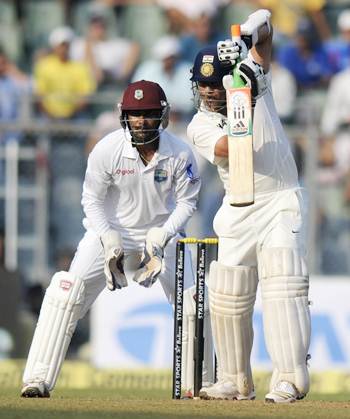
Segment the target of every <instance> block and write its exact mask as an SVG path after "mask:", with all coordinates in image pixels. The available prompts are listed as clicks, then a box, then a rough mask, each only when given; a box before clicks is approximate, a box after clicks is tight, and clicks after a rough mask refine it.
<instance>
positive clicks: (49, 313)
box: [22, 80, 213, 397]
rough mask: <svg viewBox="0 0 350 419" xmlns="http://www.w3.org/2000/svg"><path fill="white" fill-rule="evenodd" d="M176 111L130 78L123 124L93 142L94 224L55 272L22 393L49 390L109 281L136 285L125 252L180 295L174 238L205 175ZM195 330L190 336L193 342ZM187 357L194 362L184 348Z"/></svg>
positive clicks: (190, 313)
mask: <svg viewBox="0 0 350 419" xmlns="http://www.w3.org/2000/svg"><path fill="white" fill-rule="evenodd" d="M168 116H169V104H168V102H167V98H166V96H165V93H164V91H163V89H162V88H161V87H160V86H159V85H158V84H157V83H153V82H150V81H145V80H142V81H138V82H135V83H132V84H130V85H129V86H128V87H127V88H126V90H125V92H124V96H123V100H122V103H121V104H120V122H121V125H122V129H119V130H117V131H114V132H112V133H110V134H109V135H107V136H105V137H104V138H103V139H102V140H101V141H100V142H99V143H98V144H97V145H96V146H95V148H94V149H93V151H92V152H91V154H90V156H89V159H88V167H87V170H86V176H85V182H84V187H83V197H82V204H83V207H84V212H85V215H86V218H85V219H84V220H83V224H84V226H85V228H86V233H85V235H84V237H83V239H82V240H81V242H80V243H79V246H78V249H77V252H76V254H75V257H74V260H73V262H72V264H71V267H70V269H69V272H57V273H55V275H54V276H53V277H52V280H51V283H50V285H49V287H48V288H47V290H46V294H45V297H44V301H43V304H42V308H41V312H40V316H39V321H38V324H37V327H36V330H35V334H34V337H33V341H32V345H31V348H30V352H29V355H28V360H27V364H26V367H25V371H24V376H23V381H24V387H23V389H22V396H24V397H49V396H50V391H51V390H52V389H53V388H54V386H55V383H56V380H57V377H58V374H59V371H60V369H61V366H62V363H63V360H64V358H65V355H66V352H67V349H68V346H69V343H70V340H71V337H72V335H73V333H74V330H75V327H76V324H77V322H78V320H79V319H81V318H82V317H83V316H84V315H85V314H86V312H87V311H88V309H89V308H90V306H91V304H92V303H93V302H94V301H95V299H96V298H97V296H98V295H99V293H100V292H101V291H102V290H103V289H104V287H105V286H106V285H107V287H108V289H110V290H111V291H114V290H118V289H121V288H123V287H126V286H127V285H128V281H127V278H126V276H125V273H124V260H125V259H127V258H136V259H137V260H138V262H139V269H138V270H137V271H136V272H135V275H134V277H133V280H134V281H136V282H137V283H139V284H140V285H142V286H144V287H151V286H152V284H153V283H154V282H155V281H156V280H157V279H159V281H160V283H161V285H162V287H163V289H164V292H165V294H166V296H167V299H168V301H169V303H170V304H173V303H174V280H175V272H174V271H175V250H176V246H175V245H176V241H177V240H178V239H179V238H181V237H183V235H184V228H185V225H186V223H187V221H188V220H189V218H190V217H191V215H192V214H193V212H194V211H195V209H196V202H197V196H198V192H199V189H200V178H199V174H198V170H197V164H196V161H195V159H194V156H193V154H192V152H191V149H190V147H189V146H188V145H187V144H185V143H184V142H182V141H181V140H180V139H179V138H177V137H175V136H173V135H172V134H170V133H169V132H167V131H166V130H165V128H166V127H167V125H168ZM62 199H69V197H62ZM187 256H189V255H187ZM186 259H187V261H188V263H187V266H186V267H185V272H186V277H185V282H186V284H185V288H187V290H186V291H185V302H186V301H189V303H188V304H187V305H186V307H185V310H184V311H185V318H184V329H185V330H188V329H190V330H192V328H189V327H187V326H186V325H187V322H189V321H193V318H194V314H195V312H194V301H193V294H194V292H193V288H192V285H193V282H194V281H193V274H192V267H191V263H190V257H186ZM116 298H118V297H117V295H116ZM186 327H187V328H186ZM206 337H207V342H208V344H209V343H210V335H209V334H207V336H206ZM191 339H193V337H191V336H187V335H186V336H184V341H185V342H186V341H190V340H191ZM188 350H190V349H188ZM208 353H211V351H209V350H208ZM211 358H212V357H209V360H211ZM183 364H184V366H185V367H186V366H188V367H189V368H192V369H193V359H192V360H191V359H186V353H185V354H184V363H183ZM204 369H205V374H204V377H203V379H204V381H212V376H213V371H212V365H211V364H210V362H209V363H208V365H207V368H204ZM183 376H184V386H185V387H186V388H187V389H191V386H193V382H192V381H193V373H192V374H191V372H189V371H186V370H184V371H183ZM191 377H192V378H191ZM191 380H192V381H191Z"/></svg>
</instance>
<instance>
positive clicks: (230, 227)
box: [188, 9, 310, 403]
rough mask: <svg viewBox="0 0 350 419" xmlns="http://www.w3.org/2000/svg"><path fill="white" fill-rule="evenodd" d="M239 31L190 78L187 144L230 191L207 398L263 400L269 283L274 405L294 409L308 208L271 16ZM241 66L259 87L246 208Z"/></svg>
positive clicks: (203, 54)
mask: <svg viewBox="0 0 350 419" xmlns="http://www.w3.org/2000/svg"><path fill="white" fill-rule="evenodd" d="M240 30H241V35H242V37H241V40H242V42H240V43H238V42H237V40H235V39H232V40H225V41H221V42H219V43H218V44H217V46H215V47H207V48H204V49H202V50H201V51H200V52H199V53H198V54H197V56H196V58H195V62H194V66H193V70H192V78H191V79H192V82H193V91H194V97H195V101H196V103H197V107H198V112H197V113H196V114H195V116H194V117H193V119H192V121H191V122H190V124H189V126H188V136H189V138H190V139H191V141H192V142H193V144H194V147H195V148H196V149H197V151H198V152H199V153H200V154H201V155H202V156H203V157H205V158H206V159H207V160H209V162H210V163H212V164H214V165H216V166H217V170H218V174H219V177H220V179H221V181H222V183H223V186H224V189H225V196H224V199H223V202H222V205H221V207H220V209H219V210H218V212H217V214H216V216H215V218H214V221H213V225H214V230H215V232H216V234H217V235H218V237H219V251H218V260H217V261H215V262H212V264H211V266H210V275H209V281H208V289H209V307H210V316H211V324H212V330H213V339H214V346H215V351H216V355H217V360H218V382H217V383H215V384H214V385H212V386H209V387H208V388H203V389H202V390H201V392H200V396H201V397H202V398H204V399H233V400H251V399H254V398H255V390H254V383H253V378H252V371H251V364H250V355H251V350H252V344H253V327H252V316H253V310H254V303H255V298H256V291H257V286H258V282H260V288H261V295H262V304H263V322H264V334H265V342H266V346H267V349H268V352H269V355H270V357H271V360H272V364H273V373H272V378H271V382H270V390H269V392H268V394H266V396H265V400H266V401H267V402H272V403H289V402H294V401H296V400H299V399H302V398H303V397H305V396H306V394H307V393H308V391H309V373H308V367H307V357H308V349H309V343H310V313H309V301H308V290H309V278H308V271H307V266H306V262H305V257H306V248H305V239H306V238H305V221H306V207H305V202H304V198H303V196H304V193H303V191H302V189H301V188H300V186H299V184H298V174H297V169H296V165H295V161H294V158H293V155H292V152H291V149H290V145H289V142H288V139H287V138H286V135H285V133H284V131H283V128H282V126H281V123H280V120H279V118H278V115H277V112H276V108H275V104H274V101H273V97H272V92H271V73H270V59H271V48H272V27H271V24H270V12H269V11H267V10H263V9H261V10H258V11H256V12H254V13H253V14H251V15H250V16H249V17H248V19H247V21H246V22H244V23H243V24H242V25H241V27H240ZM233 66H235V71H236V72H237V73H238V75H239V76H240V78H241V80H242V81H243V82H244V84H245V85H246V86H248V87H249V88H250V89H251V96H252V104H253V107H254V111H253V126H252V136H253V149H252V153H253V165H251V164H249V165H247V167H246V169H245V170H244V167H243V168H242V167H241V168H240V171H239V173H240V176H241V179H240V182H239V183H246V182H247V183H248V181H249V180H250V179H252V177H253V180H254V199H250V200H249V201H250V202H249V205H247V206H233V205H231V203H232V202H231V195H232V193H234V192H235V191H230V187H231V185H232V184H234V182H232V179H230V176H232V173H234V171H232V170H231V171H230V170H229V162H232V161H240V162H242V161H244V159H245V158H246V157H244V156H243V157H244V158H243V157H242V156H233V157H234V158H232V156H229V152H230V150H231V149H229V146H228V126H227V122H228V119H229V118H228V116H229V117H230V115H227V106H226V92H225V88H227V87H228V86H233V79H234V77H233V76H232V75H231V74H232V68H233ZM230 77H231V81H230ZM223 79H224V82H223ZM224 86H225V87H224ZM230 141H231V139H230ZM233 150H234V151H235V152H237V153H238V152H241V151H244V150H243V148H241V149H238V148H237V149H234V148H233ZM246 153H247V155H248V154H249V149H248V148H247V149H246ZM236 157H237V158H236ZM252 166H253V173H251V167H252ZM231 169H232V168H231ZM236 184H237V182H236Z"/></svg>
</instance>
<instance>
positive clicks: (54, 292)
mask: <svg viewBox="0 0 350 419" xmlns="http://www.w3.org/2000/svg"><path fill="white" fill-rule="evenodd" d="M84 288H85V287H84V281H83V280H82V279H81V278H80V277H78V276H76V275H74V274H73V273H71V272H65V271H60V272H56V273H55V274H54V275H53V277H52V279H51V282H50V285H49V287H48V288H47V290H46V294H45V297H46V299H47V303H48V304H49V305H56V306H58V307H60V308H62V309H68V310H71V309H72V307H73V306H81V307H82V306H83V302H84ZM75 312H76V313H77V317H78V318H79V314H80V310H75Z"/></svg>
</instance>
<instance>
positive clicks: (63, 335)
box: [23, 271, 84, 390]
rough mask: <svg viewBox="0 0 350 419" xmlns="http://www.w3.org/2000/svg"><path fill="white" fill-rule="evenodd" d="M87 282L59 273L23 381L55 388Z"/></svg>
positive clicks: (48, 293)
mask: <svg viewBox="0 0 350 419" xmlns="http://www.w3.org/2000/svg"><path fill="white" fill-rule="evenodd" d="M83 294H84V283H83V281H82V280H81V279H80V278H78V277H77V276H75V275H74V274H72V273H70V272H64V271H61V272H57V273H56V274H55V275H54V276H53V277H52V280H51V283H50V285H49V287H48V288H47V290H46V293H45V297H44V300H43V304H42V306H41V310H40V315H39V320H38V324H37V326H36V329H35V333H34V337H33V341H32V344H31V347H30V351H29V355H28V360H27V364H26V368H25V370H24V374H23V382H24V383H35V382H45V384H46V386H47V389H48V390H52V389H53V387H54V385H55V383H56V380H57V376H58V373H59V371H60V369H61V365H62V363H63V360H64V358H65V355H66V352H67V349H68V346H69V343H70V340H71V338H72V335H73V332H74V330H75V327H76V324H77V321H78V320H79V318H80V317H81V316H80V315H81V312H82V306H83V302H84V301H83Z"/></svg>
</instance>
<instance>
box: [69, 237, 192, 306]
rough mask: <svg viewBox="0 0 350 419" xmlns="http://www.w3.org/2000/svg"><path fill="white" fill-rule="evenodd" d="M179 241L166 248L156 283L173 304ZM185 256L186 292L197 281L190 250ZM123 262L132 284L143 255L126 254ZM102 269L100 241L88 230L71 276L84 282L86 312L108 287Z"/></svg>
mask: <svg viewBox="0 0 350 419" xmlns="http://www.w3.org/2000/svg"><path fill="white" fill-rule="evenodd" d="M180 238H181V237H180V236H176V237H174V238H173V239H171V240H170V241H169V243H168V244H167V246H166V247H165V250H164V258H163V264H162V271H161V273H160V274H159V276H158V279H157V280H159V281H160V283H161V285H162V287H163V290H164V293H165V295H166V297H167V299H168V301H169V303H170V304H173V303H174V295H175V259H176V242H177V240H178V239H180ZM185 252H186V255H185V288H189V287H190V286H192V285H193V283H194V277H193V269H192V263H191V255H190V252H189V250H188V249H187V248H186V250H185ZM124 261H125V265H126V266H125V268H126V269H125V271H126V276H127V279H128V282H129V281H132V277H131V275H132V274H133V271H134V270H135V269H137V268H138V265H139V263H140V261H141V252H139V251H132V250H126V251H125V257H124ZM103 266H104V250H103V247H102V245H101V241H100V238H99V236H98V235H97V234H96V233H95V232H94V231H92V230H88V231H87V232H86V233H85V235H84V237H83V239H82V240H81V241H80V243H79V245H78V248H77V251H76V254H75V256H74V259H73V261H72V264H71V266H70V269H69V271H70V272H72V273H74V274H75V275H76V276H77V277H79V278H81V279H82V280H83V281H84V284H85V296H86V299H85V310H84V311H85V312H86V311H87V310H88V309H89V308H90V306H91V305H92V303H93V302H94V301H95V299H96V298H97V296H98V295H99V294H100V292H101V291H102V290H103V289H104V287H105V286H106V279H105V276H104V272H103ZM114 292H115V296H116V298H118V290H116V291H114Z"/></svg>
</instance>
